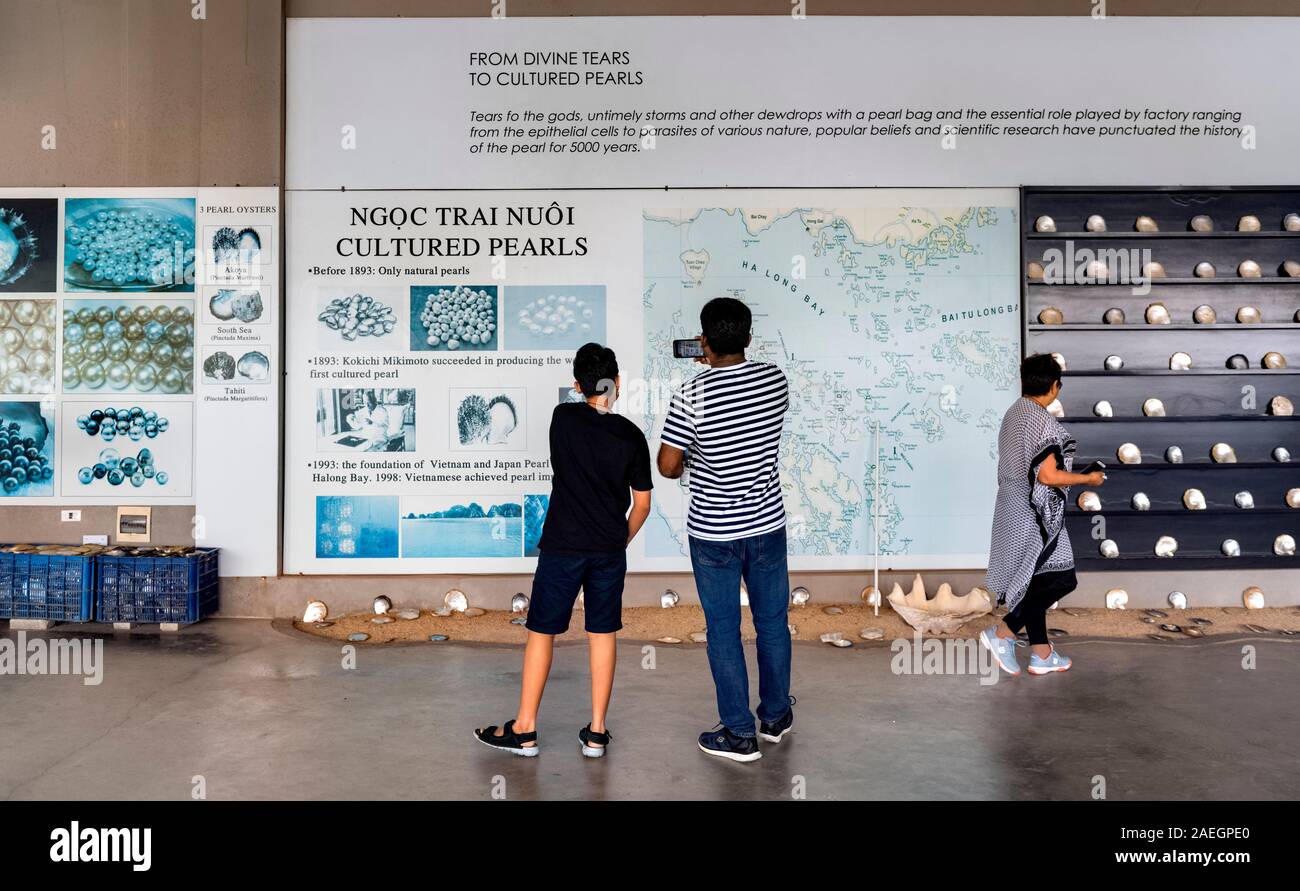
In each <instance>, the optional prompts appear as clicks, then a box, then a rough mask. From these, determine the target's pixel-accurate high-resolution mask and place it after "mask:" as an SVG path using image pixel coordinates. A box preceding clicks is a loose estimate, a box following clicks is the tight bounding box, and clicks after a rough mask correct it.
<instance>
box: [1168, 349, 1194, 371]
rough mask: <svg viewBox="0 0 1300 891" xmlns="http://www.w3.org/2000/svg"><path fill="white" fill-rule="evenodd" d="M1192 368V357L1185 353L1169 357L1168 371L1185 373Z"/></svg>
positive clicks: (1180, 352)
mask: <svg viewBox="0 0 1300 891" xmlns="http://www.w3.org/2000/svg"><path fill="white" fill-rule="evenodd" d="M1191 367H1192V357H1191V356H1190V355H1188V354H1187V353H1184V352H1182V351H1179V352H1177V353H1174V354H1173V355H1172V356H1170V357H1169V370H1170V371H1186V370H1187V369H1189V368H1191Z"/></svg>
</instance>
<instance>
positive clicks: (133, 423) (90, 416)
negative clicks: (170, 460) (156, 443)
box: [77, 405, 171, 442]
mask: <svg viewBox="0 0 1300 891" xmlns="http://www.w3.org/2000/svg"><path fill="white" fill-rule="evenodd" d="M170 425H171V421H170V420H169V419H168V418H166V417H163V416H160V415H159V414H158V412H157V411H155V410H154V409H144V408H141V407H140V406H138V405H133V406H131V407H130V408H115V407H113V406H111V405H110V406H105V407H103V408H92V409H91V410H90V411H88V412H86V413H84V414H81V415H78V416H77V429H79V430H81V431H82V432H84V433H85V434H86V435H87V436H97V437H99V438H100V439H102V440H103V441H104V442H112V441H113V440H114V439H116V438H117V437H118V436H123V437H126V438H127V439H129V440H131V441H132V442H140V441H141V440H143V439H157V438H158V435H159V434H160V433H166V432H167V428H168V427H169V426H170Z"/></svg>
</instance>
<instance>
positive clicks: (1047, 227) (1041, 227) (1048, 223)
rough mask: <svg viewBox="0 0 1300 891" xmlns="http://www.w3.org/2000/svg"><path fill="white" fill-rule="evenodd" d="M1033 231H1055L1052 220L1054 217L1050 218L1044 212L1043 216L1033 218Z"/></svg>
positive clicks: (1054, 221) (1054, 224) (1054, 223)
mask: <svg viewBox="0 0 1300 891" xmlns="http://www.w3.org/2000/svg"><path fill="white" fill-rule="evenodd" d="M1034 231H1035V232H1055V231H1056V220H1054V219H1052V218H1051V217H1049V216H1047V215H1046V214H1044V215H1043V216H1041V217H1039V218H1038V219H1036V220H1034Z"/></svg>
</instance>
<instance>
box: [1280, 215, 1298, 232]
mask: <svg viewBox="0 0 1300 891" xmlns="http://www.w3.org/2000/svg"><path fill="white" fill-rule="evenodd" d="M1282 228H1283V229H1285V230H1286V231H1287V232H1300V213H1289V214H1287V215H1286V216H1284V217H1282Z"/></svg>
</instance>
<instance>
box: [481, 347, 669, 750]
mask: <svg viewBox="0 0 1300 891" xmlns="http://www.w3.org/2000/svg"><path fill="white" fill-rule="evenodd" d="M573 376H574V378H576V380H575V382H574V385H575V386H576V387H577V388H578V389H579V390H580V391H581V392H582V395H583V397H584V398H585V399H586V401H585V402H568V403H561V404H560V405H558V406H556V408H555V412H554V414H552V415H551V470H552V472H553V478H552V480H551V502H550V506H549V508H548V509H547V511H546V521H545V523H544V525H543V526H542V537H541V541H540V542H538V545H537V547H538V550H539V551H540V552H541V556H539V557H538V560H537V572H536V574H535V575H534V576H533V594H532V598H531V600H530V602H529V606H528V622H527V628H528V646H527V648H526V649H525V650H524V679H523V690H522V691H521V693H520V696H519V713H518V714H517V715H516V716H515V718H514V720H512V721H507V722H506V723H505V726H504V727H501V728H498V727H496V725H492V726H490V727H486V728H483V729H480V730H475V731H474V736H475V738H477V739H478V740H479V742H482V743H484V744H486V745H489V746H492V747H493V748H497V749H504V750H506V751H508V752H511V753H513V754H515V755H523V756H525V757H531V756H533V755H536V754H537V730H536V725H537V709H538V706H540V705H541V701H542V691H543V690H544V689H545V687H546V677H547V675H548V674H549V673H550V670H551V653H552V649H553V647H554V645H555V635H557V634H563V633H564V632H565V631H568V630H569V619H570V617H571V615H572V613H573V604H574V602H575V601H576V600H577V598H578V591H579V590H581V591H582V592H583V607H584V612H585V615H586V621H585V625H586V629H587V640H588V643H589V644H590V646H591V723H590V724H588V725H587V726H586V727H584V728H583V729H582V730H581V731H579V732H578V739H579V740H580V741H581V742H582V754H584V755H586V756H587V757H589V758H599V757H600V756H601V755H603V754H605V746H607V745H608V744H609V741H610V734H609V731H608V729H607V728H606V727H605V713H606V712H607V711H608V709H609V696H610V691H611V690H612V689H613V687H614V662H615V635H616V633H617V632H618V630H619V629H620V628H622V627H623V623H622V620H621V614H622V610H623V577H624V575H626V573H627V546H628V544H630V543H631V541H632V539H633V538H635V537H636V534H637V532H638V531H640V529H641V526H642V524H643V523H645V520H646V517H647V516H648V515H649V514H650V490H651V488H652V484H651V481H650V449H649V447H648V446H647V445H646V441H645V437H644V436H642V435H641V431H640V430H638V429H637V427H636V425H635V424H633V423H632V422H631V421H629V420H628V419H627V418H625V417H623V416H621V415H616V414H613V413H612V412H611V411H610V406H612V405H613V404H614V402H615V400H617V399H618V387H619V376H618V360H617V359H616V358H615V356H614V351H613V350H611V349H609V348H607V347H602V346H601V345H600V344H597V343H589V344H586V345H584V346H583V347H582V348H581V349H579V350H578V354H577V356H575V357H574V360H573ZM629 506H631V509H632V510H631V513H630V514H629V513H628V507H629Z"/></svg>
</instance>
